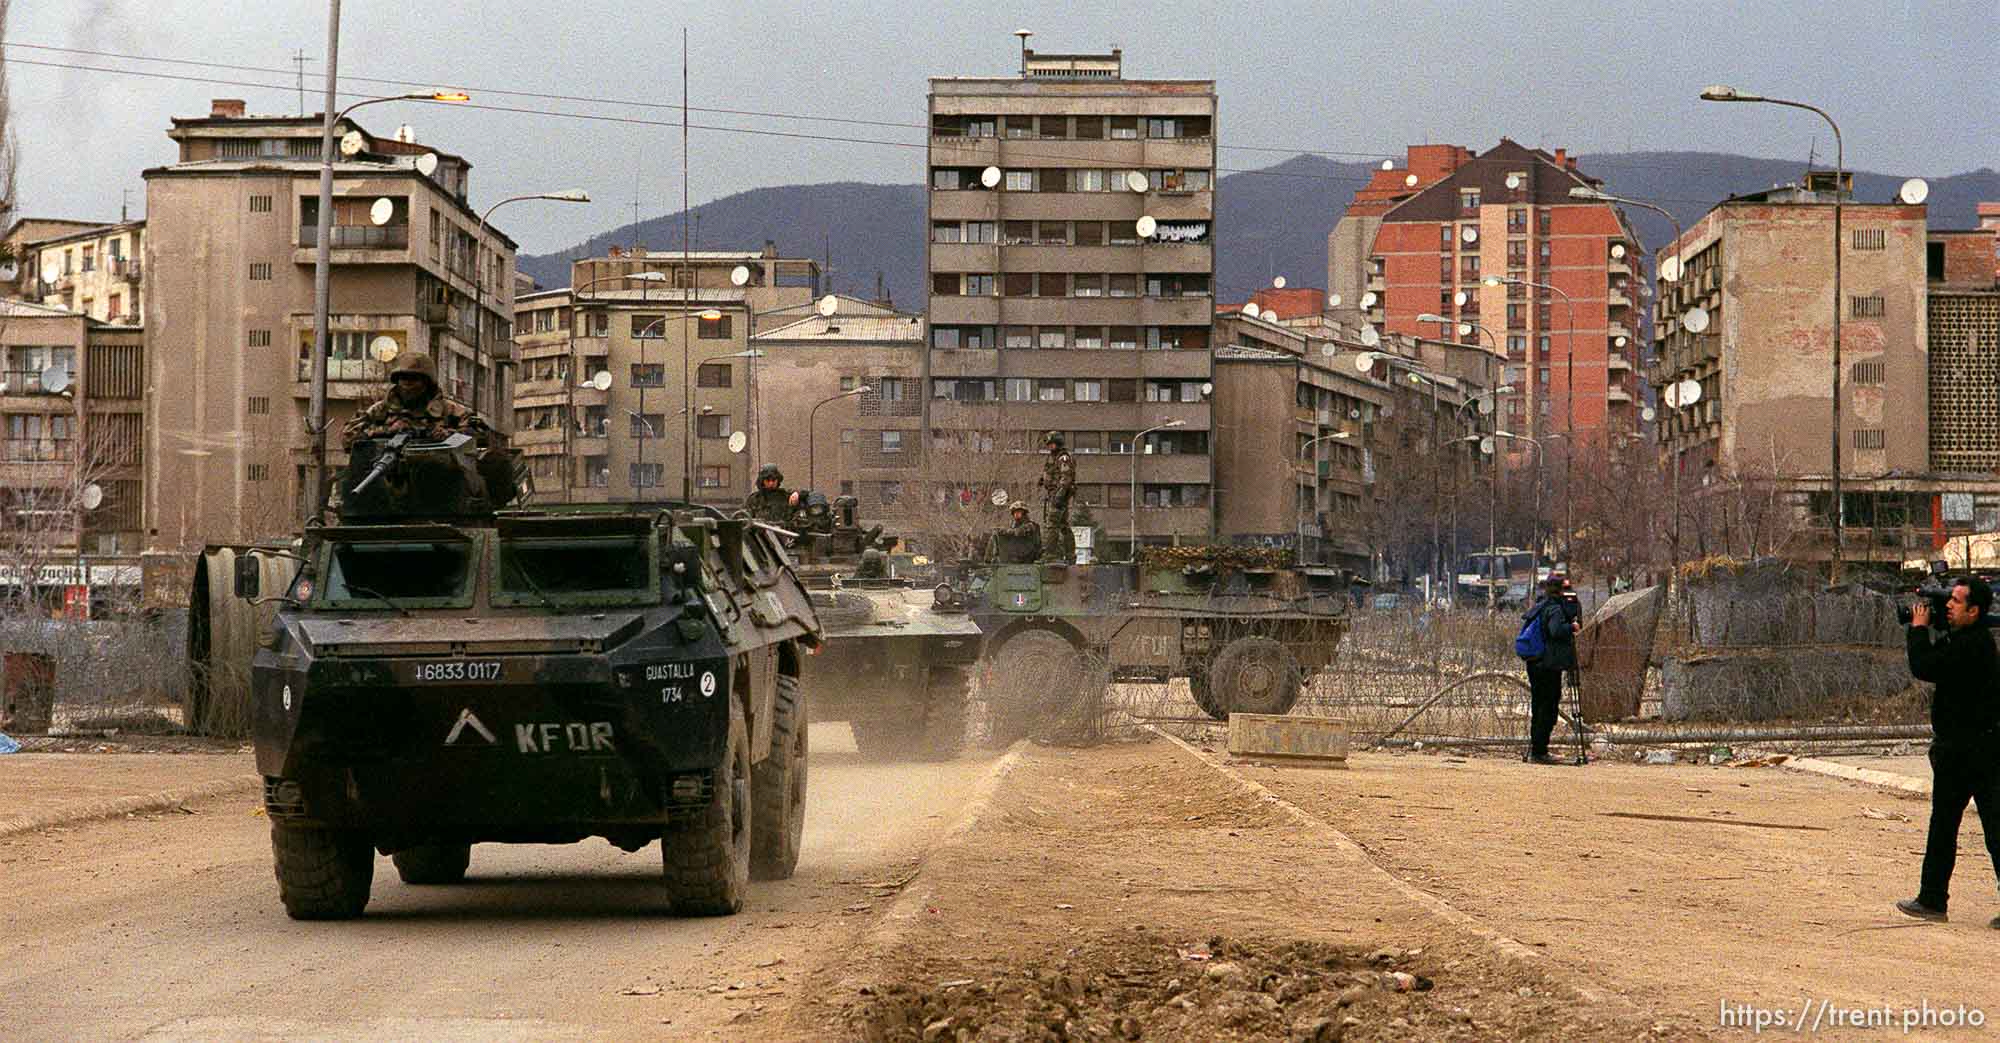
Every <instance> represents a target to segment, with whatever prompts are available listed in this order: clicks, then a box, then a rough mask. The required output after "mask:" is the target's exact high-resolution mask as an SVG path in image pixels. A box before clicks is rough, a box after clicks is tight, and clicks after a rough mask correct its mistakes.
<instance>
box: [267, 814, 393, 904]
mask: <svg viewBox="0 0 2000 1043" xmlns="http://www.w3.org/2000/svg"><path fill="white" fill-rule="evenodd" d="M271 862H272V865H273V867H274V868H275V869H276V871H277V875H278V898H279V900H281V901H283V902H284V903H285V913H286V915H288V916H290V917H291V918H292V919H294V920H351V919H353V918H354V917H357V916H360V915H361V910H363V909H365V908H367V906H368V889H369V887H370V885H372V884H373V883H374V880H375V847H374V845H373V844H370V843H369V842H368V838H367V837H365V836H362V835H361V834H359V833H354V832H350V831H345V830H333V829H318V828H314V827H310V826H292V825H286V824H284V823H282V822H272V823H271Z"/></svg>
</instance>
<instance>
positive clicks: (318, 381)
mask: <svg viewBox="0 0 2000 1043" xmlns="http://www.w3.org/2000/svg"><path fill="white" fill-rule="evenodd" d="M339 76H340V0H327V5H326V101H325V103H324V105H323V108H324V109H325V111H324V112H322V113H321V116H322V117H324V118H323V119H322V120H321V125H320V134H319V238H318V239H317V241H316V242H315V243H314V251H313V252H314V258H313V356H312V385H311V387H312V402H311V404H310V405H309V406H308V407H307V413H306V427H307V428H309V429H310V431H311V434H312V440H313V454H312V474H311V475H310V476H309V480H310V484H309V485H308V487H307V488H305V489H301V490H300V493H301V494H302V495H301V496H300V497H299V499H300V500H301V501H303V502H302V504H301V506H300V514H301V518H300V526H301V528H303V527H304V526H305V525H306V524H309V523H311V522H312V520H313V519H314V518H315V517H317V516H318V514H319V505H320V503H321V501H322V500H324V499H325V490H326V352H327V345H328V344H329V343H330V341H329V338H328V334H327V328H326V326H327V322H328V317H327V311H328V305H329V302H330V295H329V289H328V284H329V278H330V275H331V271H332V258H331V256H330V253H331V247H332V240H333V125H334V122H335V121H336V120H337V119H338V115H339V111H340V110H339V106H338V104H337V103H336V101H335V94H336V93H337V92H336V87H337V85H338V82H339Z"/></svg>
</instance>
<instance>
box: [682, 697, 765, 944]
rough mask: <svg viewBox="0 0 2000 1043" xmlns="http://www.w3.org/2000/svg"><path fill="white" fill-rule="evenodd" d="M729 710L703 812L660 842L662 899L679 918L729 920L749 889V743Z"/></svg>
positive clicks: (737, 708)
mask: <svg viewBox="0 0 2000 1043" xmlns="http://www.w3.org/2000/svg"><path fill="white" fill-rule="evenodd" d="M730 703H731V705H730V708H729V741H728V743H727V744H726V746H725V748H724V749H723V753H722V762H721V763H720V764H717V765H716V768H715V774H716V778H715V787H714V789H715V793H714V795H713V796H712V797H711V798H710V800H709V802H708V806H707V807H705V808H702V809H701V810H699V811H694V812H689V813H687V814H685V815H684V816H681V817H679V818H677V819H676V820H675V821H672V822H669V823H668V824H667V828H666V831H665V833H664V834H663V835H662V836H661V838H660V866H661V870H662V874H663V875H664V877H665V879H666V884H667V897H668V899H669V900H670V901H671V902H672V903H673V906H674V912H676V913H678V914H680V915H682V916H728V915H730V914H731V913H734V912H736V911H738V910H740V909H742V908H743V898H744V895H745V893H746V892H748V891H749V889H750V847H751V837H753V836H755V833H754V831H753V830H752V828H751V827H752V825H753V822H752V819H751V815H752V812H751V798H750V738H749V729H748V728H747V727H746V726H745V724H744V720H743V708H742V706H741V705H739V704H737V703H736V701H735V699H734V698H731V700H730Z"/></svg>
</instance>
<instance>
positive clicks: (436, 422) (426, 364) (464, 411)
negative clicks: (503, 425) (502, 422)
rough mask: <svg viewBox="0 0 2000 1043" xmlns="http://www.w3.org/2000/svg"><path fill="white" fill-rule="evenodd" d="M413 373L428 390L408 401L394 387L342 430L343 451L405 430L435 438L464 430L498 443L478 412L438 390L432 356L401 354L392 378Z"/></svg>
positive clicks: (488, 441)
mask: <svg viewBox="0 0 2000 1043" xmlns="http://www.w3.org/2000/svg"><path fill="white" fill-rule="evenodd" d="M409 374H414V375H416V376H419V377H422V378H423V379H424V381H425V382H426V383H427V384H428V385H429V387H428V389H427V390H426V391H425V392H424V393H423V394H422V395H421V396H420V397H418V398H417V399H415V400H411V401H406V400H404V398H403V393H402V391H400V390H399V389H397V388H396V387H395V386H394V385H393V384H392V385H391V386H390V388H389V393H388V394H386V395H384V396H382V398H381V400H379V401H377V402H376V403H374V404H373V405H371V406H369V407H368V408H367V409H364V410H362V411H361V412H359V413H356V414H355V415H354V419H352V420H349V421H348V422H347V426H346V427H344V428H342V429H341V432H340V444H341V448H343V449H352V448H353V447H354V443H356V442H358V441H360V440H362V439H364V438H378V437H381V436H384V435H393V434H398V433H400V432H403V431H415V432H417V433H418V434H420V435H423V436H426V437H433V438H441V437H443V436H444V435H446V434H449V433H451V432H454V431H462V432H464V433H466V434H469V435H471V436H473V437H474V438H476V439H478V440H479V442H480V443H481V444H482V445H487V446H491V445H492V444H493V443H494V442H495V441H496V440H497V436H496V434H495V432H494V431H493V430H492V429H491V428H489V427H487V426H486V421H485V420H484V419H482V418H481V417H480V416H479V414H478V413H475V412H473V410H472V407H470V406H467V405H466V404H465V403H463V402H460V401H458V400H456V399H453V398H450V397H447V396H446V395H445V393H444V392H443V391H441V390H439V389H438V383H437V364H436V363H434V362H432V361H431V357H430V356H429V355H424V354H420V353H418V352H414V351H406V352H404V353H402V354H401V355H398V356H397V357H396V361H395V364H394V365H393V366H392V367H391V368H390V370H389V379H390V380H391V381H394V380H395V379H396V378H397V377H398V376H403V375H409Z"/></svg>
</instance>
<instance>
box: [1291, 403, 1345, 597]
mask: <svg viewBox="0 0 2000 1043" xmlns="http://www.w3.org/2000/svg"><path fill="white" fill-rule="evenodd" d="M1353 437H1354V433H1353V432H1352V431H1335V432H1332V433H1331V434H1324V435H1315V436H1313V437H1311V438H1308V439H1306V440H1305V442H1304V443H1303V444H1301V445H1300V446H1299V459H1300V460H1302V461H1303V460H1306V454H1308V453H1310V452H1311V451H1312V447H1313V446H1315V445H1318V444H1319V443H1321V442H1331V441H1345V440H1346V439H1349V438H1353ZM1308 462H1309V463H1311V465H1312V511H1311V513H1312V514H1313V515H1314V516H1318V514H1319V457H1318V456H1317V455H1315V456H1313V457H1312V459H1311V460H1310V461H1308ZM1306 514H1307V512H1305V511H1299V512H1298V528H1299V532H1298V544H1299V550H1298V555H1299V564H1302V565H1303V564H1305V561H1306ZM1320 540H1321V541H1322V545H1323V544H1324V541H1325V540H1326V533H1325V532H1324V531H1322V532H1321V533H1320Z"/></svg>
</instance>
